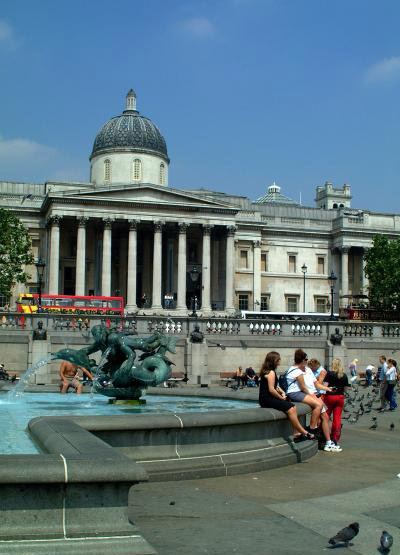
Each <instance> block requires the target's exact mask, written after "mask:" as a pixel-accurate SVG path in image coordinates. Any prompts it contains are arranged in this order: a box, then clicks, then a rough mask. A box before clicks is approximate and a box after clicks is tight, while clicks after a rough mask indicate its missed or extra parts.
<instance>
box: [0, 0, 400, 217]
mask: <svg viewBox="0 0 400 555" xmlns="http://www.w3.org/2000/svg"><path fill="white" fill-rule="evenodd" d="M399 21H400V2H398V0H385V1H384V2H382V1H379V0H335V1H334V2H332V1H330V2H328V1H327V0H141V1H137V0H130V1H129V0H114V1H113V2H109V1H104V0H96V1H95V2H94V1H86V2H84V1H82V0H58V1H57V2H55V1H54V0H40V1H39V2H32V0H18V1H17V2H16V1H15V0H2V1H1V5H0V84H1V86H0V180H11V181H18V182H21V181H25V182H36V183H40V182H44V181H45V180H68V181H81V180H83V181H88V180H89V160H88V157H89V155H90V152H91V149H92V146H93V140H94V138H95V136H96V133H97V132H98V130H99V129H100V128H101V126H102V125H103V124H104V123H105V122H106V121H107V120H108V119H109V118H110V117H112V116H115V115H118V114H119V113H121V111H122V110H123V108H124V102H125V95H126V93H127V91H128V90H129V89H130V88H131V87H133V88H134V89H135V91H136V94H137V108H138V110H139V111H140V113H141V114H143V115H145V116H147V117H149V118H150V119H151V120H152V121H153V122H154V123H155V124H156V125H157V126H158V127H159V128H160V130H161V133H162V134H163V136H164V137H165V139H166V142H167V147H168V154H169V157H170V159H171V163H170V173H169V185H170V186H171V187H176V188H189V187H204V188H209V189H213V190H218V191H223V192H226V193H234V194H239V195H245V196H248V197H249V198H251V199H252V200H255V199H257V198H258V197H260V196H262V195H263V194H265V191H266V188H267V187H268V186H269V185H270V184H271V183H272V182H273V181H275V182H276V183H277V184H278V185H280V186H281V187H282V193H283V194H285V195H287V196H289V197H291V198H293V199H295V200H299V198H300V195H301V198H302V202H303V204H307V205H310V206H313V205H314V196H315V187H316V186H317V185H322V184H323V183H324V182H325V181H327V180H328V181H330V182H332V183H333V184H334V186H338V187H341V186H342V185H343V184H344V183H348V184H350V186H351V190H352V194H353V201H352V206H353V207H356V208H360V209H369V210H376V211H386V212H400V207H399V206H398V202H397V193H398V190H399V175H400V153H399V135H400V103H399V90H400V88H399V87H400V33H399V32H398V28H399Z"/></svg>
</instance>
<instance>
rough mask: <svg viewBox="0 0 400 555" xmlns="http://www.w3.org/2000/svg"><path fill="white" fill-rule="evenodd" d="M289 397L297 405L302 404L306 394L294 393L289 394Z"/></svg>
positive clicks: (301, 392)
mask: <svg viewBox="0 0 400 555" xmlns="http://www.w3.org/2000/svg"><path fill="white" fill-rule="evenodd" d="M287 396H288V397H289V399H290V400H291V401H294V402H295V403H301V402H302V401H303V400H304V397H305V396H306V394H305V393H303V391H294V392H293V393H288V394H287Z"/></svg>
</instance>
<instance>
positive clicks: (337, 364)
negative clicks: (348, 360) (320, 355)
mask: <svg viewBox="0 0 400 555" xmlns="http://www.w3.org/2000/svg"><path fill="white" fill-rule="evenodd" d="M331 372H334V373H335V374H336V375H337V377H338V378H342V377H343V375H344V369H343V364H342V361H341V360H340V358H334V359H333V360H332V364H331Z"/></svg>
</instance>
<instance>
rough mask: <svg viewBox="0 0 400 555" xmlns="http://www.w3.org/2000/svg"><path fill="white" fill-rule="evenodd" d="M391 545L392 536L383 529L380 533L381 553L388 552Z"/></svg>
mask: <svg viewBox="0 0 400 555" xmlns="http://www.w3.org/2000/svg"><path fill="white" fill-rule="evenodd" d="M392 545H393V536H391V535H390V534H389V532H386V530H384V531H383V532H382V535H381V553H389V552H390V548H391V547H392Z"/></svg>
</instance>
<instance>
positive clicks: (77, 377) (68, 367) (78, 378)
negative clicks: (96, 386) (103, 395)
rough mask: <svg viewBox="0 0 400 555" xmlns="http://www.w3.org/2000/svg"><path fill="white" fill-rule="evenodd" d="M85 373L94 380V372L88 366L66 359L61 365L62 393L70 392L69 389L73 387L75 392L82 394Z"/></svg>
mask: <svg viewBox="0 0 400 555" xmlns="http://www.w3.org/2000/svg"><path fill="white" fill-rule="evenodd" d="M83 375H85V376H87V377H88V378H89V380H93V376H92V374H91V373H90V372H89V371H88V370H86V368H83V367H82V366H77V365H76V364H72V362H68V361H66V360H64V361H63V362H62V363H61V365H60V378H61V382H60V393H68V389H69V388H70V387H73V388H74V390H75V393H76V394H77V395H80V394H81V393H82V389H83V383H82V380H83Z"/></svg>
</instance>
